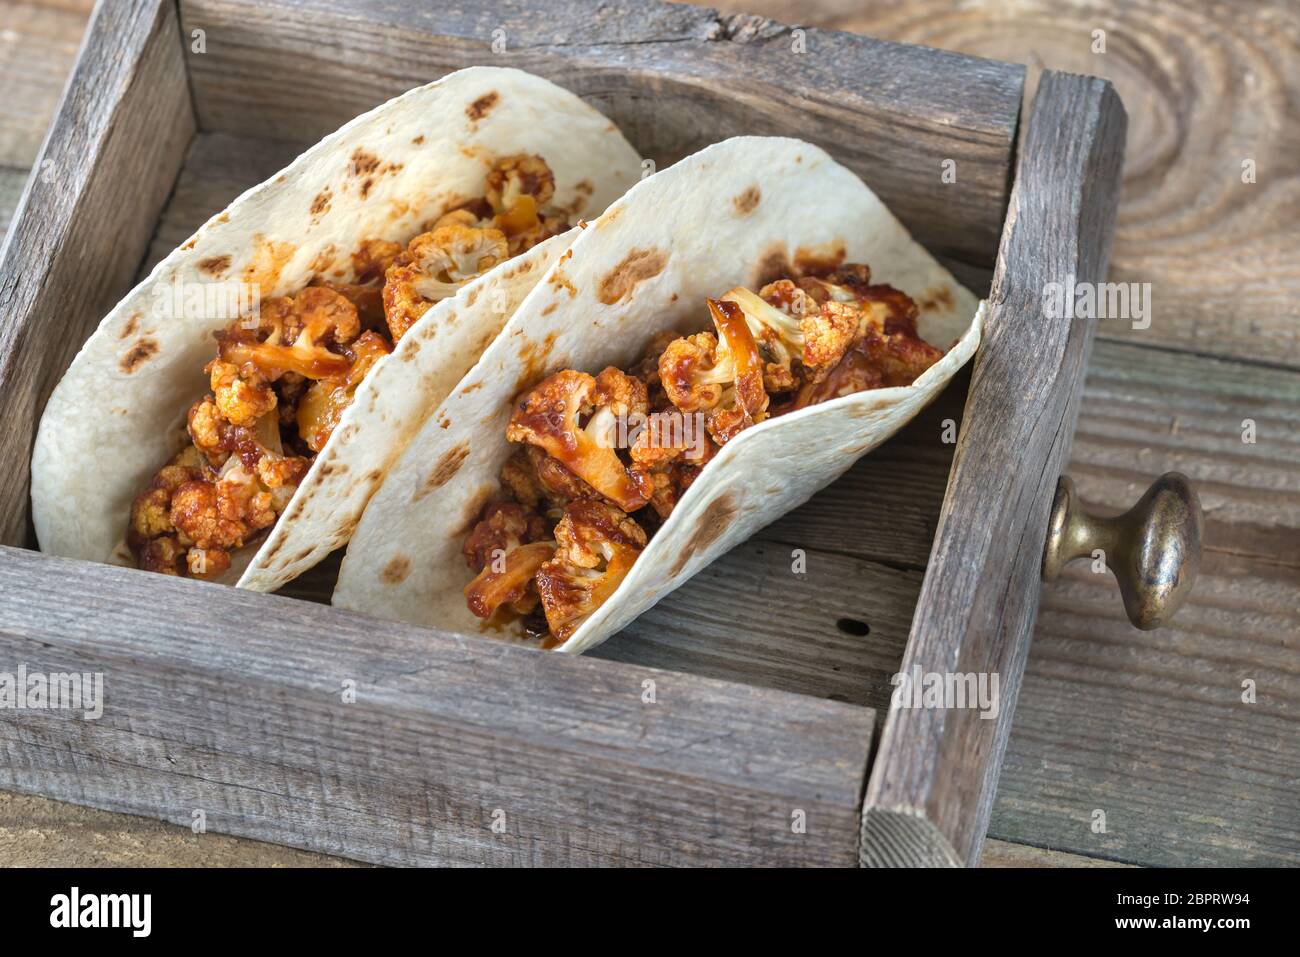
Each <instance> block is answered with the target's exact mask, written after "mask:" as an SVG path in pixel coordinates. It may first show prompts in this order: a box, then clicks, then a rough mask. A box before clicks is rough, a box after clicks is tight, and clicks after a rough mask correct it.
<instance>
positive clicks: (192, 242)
mask: <svg viewBox="0 0 1300 957" xmlns="http://www.w3.org/2000/svg"><path fill="white" fill-rule="evenodd" d="M198 241H199V236H198V233H195V234H194V235H193V236H191V237H190V238H189V239H187V240H185V242H183V243H181V249H193V248H194V247H195V246H196V245H197V244H198Z"/></svg>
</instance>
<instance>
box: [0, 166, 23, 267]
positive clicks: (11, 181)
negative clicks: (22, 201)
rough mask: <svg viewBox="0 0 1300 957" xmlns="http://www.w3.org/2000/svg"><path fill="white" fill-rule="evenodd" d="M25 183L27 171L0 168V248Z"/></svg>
mask: <svg viewBox="0 0 1300 957" xmlns="http://www.w3.org/2000/svg"><path fill="white" fill-rule="evenodd" d="M26 183H27V170H25V169H14V168H12V167H8V166H0V247H2V246H3V245H4V238H5V234H6V233H7V232H9V224H10V222H12V220H13V215H14V210H15V209H17V208H18V200H19V198H20V197H21V196H22V194H23V186H24V185H26Z"/></svg>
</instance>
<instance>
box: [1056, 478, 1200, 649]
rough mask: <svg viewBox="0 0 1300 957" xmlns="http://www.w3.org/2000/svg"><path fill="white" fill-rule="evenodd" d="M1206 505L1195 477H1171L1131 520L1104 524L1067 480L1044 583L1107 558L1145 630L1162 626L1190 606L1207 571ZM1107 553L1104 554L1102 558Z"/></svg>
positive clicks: (1132, 615)
mask: <svg viewBox="0 0 1300 957" xmlns="http://www.w3.org/2000/svg"><path fill="white" fill-rule="evenodd" d="M1201 521H1202V519H1201V502H1200V500H1199V499H1198V498H1197V497H1196V490H1195V489H1193V488H1192V483H1191V482H1189V481H1188V479H1187V476H1186V475H1183V474H1182V473H1181V472H1166V473H1165V474H1164V475H1162V476H1160V478H1158V479H1156V480H1155V482H1153V483H1152V484H1151V487H1150V488H1149V489H1147V491H1146V494H1145V495H1143V496H1142V497H1141V498H1140V499H1138V503H1137V504H1136V505H1134V506H1133V507H1132V508H1130V509H1129V510H1128V511H1127V512H1125V513H1124V514H1123V515H1117V516H1115V517H1114V518H1099V517H1098V516H1096V515H1093V514H1091V513H1090V512H1088V511H1087V509H1085V508H1084V507H1083V504H1082V503H1081V502H1080V501H1079V499H1078V497H1077V496H1076V495H1075V493H1074V483H1073V482H1072V481H1070V479H1069V477H1068V476H1065V475H1062V476H1061V479H1060V481H1059V482H1057V485H1056V499H1055V501H1053V503H1052V517H1051V520H1050V522H1049V523H1048V526H1047V546H1046V548H1045V549H1044V550H1043V580H1044V581H1049V582H1050V581H1054V580H1055V579H1056V577H1057V576H1058V575H1060V574H1061V570H1062V569H1063V568H1065V566H1066V565H1068V564H1070V562H1072V561H1074V560H1075V559H1076V558H1092V557H1098V558H1103V560H1104V561H1105V563H1106V566H1107V567H1108V568H1110V570H1111V571H1113V572H1114V573H1115V580H1116V581H1117V582H1119V591H1120V594H1121V595H1123V596H1124V610H1125V611H1127V612H1128V619H1129V621H1131V622H1133V624H1134V625H1136V626H1137V627H1138V628H1141V629H1143V630H1150V629H1152V628H1159V627H1160V626H1161V625H1163V624H1164V623H1165V622H1167V621H1168V620H1169V619H1170V618H1172V617H1173V616H1174V613H1175V612H1177V611H1178V609H1179V608H1180V607H1181V606H1182V604H1183V602H1184V601H1186V599H1187V596H1188V594H1189V593H1190V592H1191V590H1192V585H1193V584H1194V583H1195V582H1196V573H1197V572H1198V571H1199V570H1200V567H1201ZM1098 549H1100V550H1101V554H1100V555H1094V553H1095V552H1096V551H1097V550H1098Z"/></svg>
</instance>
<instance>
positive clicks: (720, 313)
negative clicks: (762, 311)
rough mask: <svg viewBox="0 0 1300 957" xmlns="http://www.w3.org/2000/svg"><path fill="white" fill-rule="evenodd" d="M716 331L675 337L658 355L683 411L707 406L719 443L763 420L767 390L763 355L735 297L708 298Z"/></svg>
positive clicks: (662, 378) (662, 374)
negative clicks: (716, 333)
mask: <svg viewBox="0 0 1300 957" xmlns="http://www.w3.org/2000/svg"><path fill="white" fill-rule="evenodd" d="M708 305H709V313H710V315H711V316H712V317H713V325H714V327H715V328H716V329H717V331H718V336H717V338H715V337H714V336H713V335H712V334H710V333H707V332H702V333H699V334H697V335H694V336H687V337H685V338H684V339H677V340H675V341H674V342H673V343H672V344H670V345H669V346H668V348H667V349H666V350H664V354H663V356H661V357H660V359H659V378H660V381H661V383H662V385H663V389H664V392H665V393H667V395H668V398H669V400H670V401H671V402H672V403H673V405H675V406H676V407H677V408H678V409H680V410H681V411H683V412H703V413H704V415H705V424H706V426H707V428H708V431H709V434H710V435H712V436H713V438H714V440H715V441H716V442H717V443H718V444H719V445H725V444H726V442H727V441H728V440H729V439H731V438H733V437H734V436H736V435H737V434H739V433H740V432H741V430H743V429H746V428H748V427H749V426H751V425H754V424H755V423H757V422H761V421H763V419H764V418H765V417H766V415H767V404H768V398H767V392H766V390H765V389H764V386H763V360H762V357H761V356H760V355H759V352H758V345H757V343H756V342H755V341H754V336H753V334H752V333H751V332H750V330H749V326H748V325H747V324H746V321H745V314H744V312H742V311H741V309H740V307H739V306H738V305H736V304H735V303H734V302H727V301H722V300H718V299H710V300H709V301H708Z"/></svg>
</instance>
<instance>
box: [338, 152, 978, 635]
mask: <svg viewBox="0 0 1300 957" xmlns="http://www.w3.org/2000/svg"><path fill="white" fill-rule="evenodd" d="M978 306H979V304H978V302H977V300H976V298H975V297H974V296H973V295H972V294H971V293H970V292H968V291H967V290H966V289H964V288H962V287H961V286H960V285H959V284H958V283H957V282H956V280H954V279H953V277H952V276H951V275H950V274H949V273H948V272H947V271H946V270H944V269H943V268H942V267H941V266H940V265H939V264H938V263H937V262H935V260H934V259H933V258H931V256H930V255H929V254H928V253H927V252H926V251H925V250H924V249H922V248H921V247H920V246H919V245H918V244H917V243H916V242H914V241H913V240H912V239H911V237H910V236H909V235H908V234H907V232H906V230H905V229H904V228H903V227H902V225H900V224H899V223H898V221H897V220H896V219H894V217H893V216H892V215H891V214H890V213H889V211H888V210H887V209H886V208H885V206H884V205H883V204H882V203H881V202H880V200H879V199H877V198H876V196H875V195H874V194H873V193H872V192H871V190H870V189H868V188H867V186H866V185H865V184H863V183H862V181H861V180H859V179H858V178H857V177H856V176H855V175H853V174H852V173H851V172H849V171H848V170H846V169H845V168H843V167H842V166H839V165H838V164H836V163H835V162H834V161H833V160H832V159H831V158H830V157H829V156H827V155H826V153H824V152H823V151H822V150H820V149H818V148H817V147H815V146H812V145H809V144H807V143H803V142H799V141H797V140H790V139H777V138H758V137H742V138H738V139H732V140H727V141H725V142H722V143H719V144H716V145H714V146H711V147H709V148H707V149H705V150H703V151H701V152H699V153H697V154H695V155H694V156H691V157H689V158H687V159H685V160H683V161H682V162H681V163H679V164H677V165H676V166H673V167H671V168H669V169H667V170H665V171H663V172H661V173H659V174H657V175H655V176H653V177H651V178H649V179H647V180H644V181H642V182H641V183H639V184H638V185H636V186H635V187H633V188H632V189H631V190H630V191H629V192H628V193H627V194H626V195H625V196H624V197H623V198H622V199H620V200H619V201H618V202H616V203H614V204H613V205H612V206H611V207H610V208H609V209H608V210H607V211H606V212H605V214H604V215H603V216H601V217H600V218H599V219H597V220H596V221H595V222H593V223H592V224H591V226H590V227H589V228H588V229H587V230H585V231H584V233H583V234H582V235H581V236H579V237H578V239H577V240H575V241H574V243H573V245H572V246H571V247H570V248H569V250H568V251H566V253H565V254H564V255H563V256H562V257H561V259H560V261H559V262H557V263H556V265H554V266H553V267H552V268H551V270H550V272H549V273H548V274H547V276H546V277H545V278H544V279H543V280H542V282H541V283H539V284H538V285H537V287H536V288H534V289H533V291H532V292H530V293H529V295H528V297H527V298H526V299H525V301H524V303H523V304H522V305H521V306H520V308H519V309H518V311H517V312H516V313H515V315H514V316H513V317H512V318H511V320H510V322H509V323H508V324H507V325H506V327H505V329H503V330H502V333H501V336H500V337H499V338H498V339H497V341H496V342H494V343H493V344H492V345H491V346H490V347H489V348H488V349H487V351H486V352H485V353H484V355H483V357H482V359H481V360H480V361H479V363H478V364H477V365H476V366H475V367H474V369H473V370H471V372H470V373H469V375H468V376H467V377H466V378H465V380H464V381H463V382H461V383H460V384H459V385H458V386H457V387H456V389H455V390H454V391H453V392H452V394H451V395H450V396H449V397H448V398H447V400H446V402H444V403H443V405H442V406H441V407H440V408H439V409H438V411H437V412H435V413H434V415H433V416H431V417H430V419H429V420H428V421H427V422H426V423H425V426H424V427H423V428H422V429H421V431H420V434H419V435H417V436H416V438H415V439H414V440H412V442H411V444H410V445H409V446H408V447H407V449H406V451H405V452H404V453H403V455H402V457H401V459H400V460H399V461H398V463H397V464H396V465H395V466H394V468H393V469H392V471H391V472H390V473H389V475H388V477H387V478H386V479H385V481H384V484H383V486H382V487H381V489H380V490H379V492H378V493H377V494H376V496H375V497H374V499H373V500H372V502H371V504H370V508H369V510H368V511H367V513H366V515H365V516H364V518H363V519H362V521H361V523H360V525H359V526H358V528H357V531H356V534H355V535H354V537H353V540H352V542H351V544H350V545H349V547H348V551H347V555H346V557H345V558H344V562H343V566H342V569H341V572H340V575H339V579H338V584H337V587H336V590H335V593H334V603H335V604H336V605H340V606H342V607H346V608H353V609H358V610H362V611H366V612H368V613H371V614H374V615H377V616H381V617H392V618H399V619H402V620H406V621H411V622H417V623H422V624H428V625H436V626H441V627H443V628H449V629H454V630H458V631H469V632H474V631H478V632H486V633H489V634H494V635H513V636H516V637H519V638H520V639H522V640H531V641H535V642H537V643H539V644H541V645H542V646H543V647H558V648H559V649H560V650H563V651H571V652H580V651H584V650H586V649H588V648H590V647H592V646H593V645H596V644H598V643H599V642H601V641H603V640H604V639H605V638H607V637H609V636H610V635H611V634H613V633H614V632H616V631H618V630H619V629H620V628H622V627H623V626H624V625H626V624H627V623H628V622H630V621H631V620H632V619H633V618H634V617H635V616H636V615H638V614H639V613H640V612H642V611H643V610H645V609H646V608H648V607H650V606H651V605H652V604H654V603H655V602H656V601H657V600H659V599H660V598H661V597H663V596H664V595H666V594H668V593H669V592H670V591H672V590H673V589H674V588H676V587H677V586H678V585H680V584H681V583H682V582H684V581H685V580H686V579H688V578H689V577H690V576H691V575H693V574H694V573H695V572H697V571H699V570H700V569H701V568H703V567H704V566H705V565H707V564H708V563H709V562H711V561H712V560H713V559H714V558H716V557H717V556H719V555H721V554H722V553H723V552H725V551H727V550H728V549H729V548H731V547H733V546H734V545H736V544H738V543H739V542H740V541H742V540H743V539H745V538H746V537H748V536H749V535H751V534H752V533H753V532H754V531H756V530H757V529H758V528H760V527H762V526H763V525H765V524H767V523H769V522H771V521H773V520H774V519H775V518H777V517H778V516H780V515H781V514H783V513H785V512H787V511H789V510H790V509H792V508H794V507H795V506H797V505H799V504H800V503H802V502H803V501H805V500H806V499H807V498H808V497H809V496H811V495H812V494H813V492H815V491H816V490H817V489H819V488H821V487H823V486H825V485H826V484H828V483H829V482H831V481H832V480H834V479H835V478H836V477H838V476H839V475H840V474H842V473H843V472H844V471H845V470H846V469H847V468H848V467H849V466H850V465H851V464H852V463H853V462H854V461H855V460H856V459H857V458H858V457H860V456H861V455H863V454H864V453H866V452H868V451H870V450H871V449H872V448H874V447H875V446H877V445H879V444H880V443H881V442H883V441H884V440H885V439H886V438H888V437H889V436H890V435H892V434H893V433H894V432H896V431H897V430H898V429H899V428H900V427H901V426H902V425H903V424H904V423H905V422H907V421H908V419H910V418H911V417H912V416H914V415H915V414H916V413H917V412H918V411H919V410H920V409H921V408H922V407H923V406H924V405H925V404H926V403H928V402H929V401H930V400H931V399H933V398H934V397H935V396H936V395H937V394H938V393H939V392H940V391H941V390H942V388H943V387H944V385H945V383H947V382H948V381H949V380H950V379H951V378H952V376H953V374H954V373H955V372H956V371H957V370H958V369H959V368H960V367H961V366H962V365H963V364H964V363H965V362H966V361H967V360H968V359H970V357H971V356H972V355H973V354H974V352H975V350H976V348H977V346H978V344H979V335H980V310H979V308H978Z"/></svg>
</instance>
